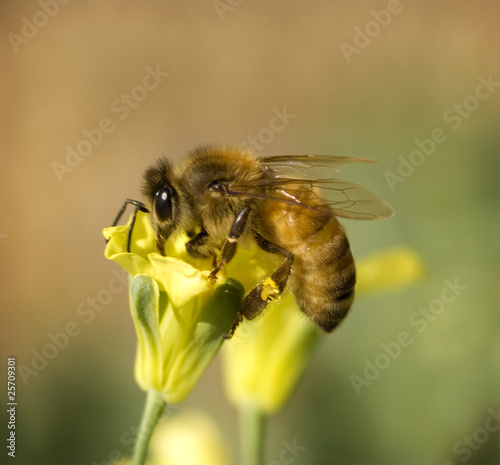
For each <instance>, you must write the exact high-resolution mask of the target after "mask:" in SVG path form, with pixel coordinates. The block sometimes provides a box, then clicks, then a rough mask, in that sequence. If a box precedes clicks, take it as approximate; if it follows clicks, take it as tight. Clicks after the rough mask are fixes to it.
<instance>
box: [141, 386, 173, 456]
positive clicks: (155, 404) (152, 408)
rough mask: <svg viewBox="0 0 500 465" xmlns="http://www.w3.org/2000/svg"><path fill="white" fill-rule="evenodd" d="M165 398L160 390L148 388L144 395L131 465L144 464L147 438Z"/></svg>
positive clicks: (152, 429)
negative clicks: (144, 402) (142, 409)
mask: <svg viewBox="0 0 500 465" xmlns="http://www.w3.org/2000/svg"><path fill="white" fill-rule="evenodd" d="M166 404H167V403H166V402H165V399H164V398H163V395H162V393H161V392H158V391H155V390H153V389H150V390H149V391H148V393H147V395H146V404H145V405H144V411H143V412H142V418H141V425H140V428H139V434H138V435H137V440H136V442H135V447H134V456H133V457H132V465H144V463H145V462H146V455H147V452H148V445H149V440H150V439H151V435H152V434H153V431H154V429H155V426H156V423H158V420H159V419H160V416H161V414H162V413H163V409H164V408H165V405H166Z"/></svg>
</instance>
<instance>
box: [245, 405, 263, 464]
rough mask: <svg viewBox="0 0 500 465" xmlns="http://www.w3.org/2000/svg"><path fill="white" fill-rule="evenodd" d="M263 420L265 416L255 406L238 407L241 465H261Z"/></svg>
mask: <svg viewBox="0 0 500 465" xmlns="http://www.w3.org/2000/svg"><path fill="white" fill-rule="evenodd" d="M265 420H266V418H265V415H264V414H263V413H262V412H261V411H260V409H259V408H258V407H257V406H256V405H254V404H247V405H243V406H242V407H240V429H241V465H261V464H262V461H263V459H264V447H263V446H264V426H265Z"/></svg>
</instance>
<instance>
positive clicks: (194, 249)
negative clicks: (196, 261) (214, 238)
mask: <svg viewBox="0 0 500 465" xmlns="http://www.w3.org/2000/svg"><path fill="white" fill-rule="evenodd" d="M193 234H194V233H193ZM190 237H192V236H190ZM209 239H210V236H209V235H208V233H207V231H205V228H204V227H203V226H202V227H201V231H200V232H199V233H198V234H196V235H195V236H194V237H192V239H191V240H190V241H188V242H186V251H187V253H188V254H189V255H191V257H194V258H208V257H211V256H213V255H214V250H213V246H212V245H211V244H210V243H209Z"/></svg>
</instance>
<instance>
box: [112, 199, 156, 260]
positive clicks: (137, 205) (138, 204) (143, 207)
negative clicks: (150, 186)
mask: <svg viewBox="0 0 500 465" xmlns="http://www.w3.org/2000/svg"><path fill="white" fill-rule="evenodd" d="M128 204H131V205H134V206H135V208H134V213H133V214H132V219H131V221H130V227H129V229H128V237H127V252H129V253H130V244H131V243H132V230H133V229H134V224H135V219H136V217H137V212H138V211H139V210H140V211H141V212H144V213H149V210H148V209H147V208H146V205H144V204H143V203H142V202H139V201H138V200H133V199H127V200H125V203H124V204H123V207H122V208H121V209H120V211H119V212H118V215H116V218H115V221H113V224H112V225H111V226H112V227H114V226H116V225H117V224H118V222H119V221H120V218H121V217H122V215H123V213H124V212H125V209H126V208H127V205H128ZM107 242H109V239H108V240H107V241H106V243H107Z"/></svg>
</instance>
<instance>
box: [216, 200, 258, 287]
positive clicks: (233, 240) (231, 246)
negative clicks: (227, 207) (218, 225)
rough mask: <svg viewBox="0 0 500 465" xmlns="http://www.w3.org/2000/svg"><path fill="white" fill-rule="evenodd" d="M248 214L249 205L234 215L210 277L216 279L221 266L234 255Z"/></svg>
mask: <svg viewBox="0 0 500 465" xmlns="http://www.w3.org/2000/svg"><path fill="white" fill-rule="evenodd" d="M249 216H250V207H249V206H246V207H245V208H243V210H241V211H240V212H239V213H238V215H237V216H236V218H235V220H234V222H233V224H232V225H231V229H230V230H229V237H228V239H227V241H226V242H225V243H224V247H222V252H221V255H220V259H219V263H218V264H217V266H216V267H215V268H214V269H213V270H212V272H211V273H210V276H209V277H210V279H216V277H217V273H218V272H219V271H220V270H221V269H222V267H223V266H224V265H225V264H226V263H229V262H230V261H231V260H232V258H233V257H234V254H235V253H236V248H237V245H236V244H237V242H238V239H239V238H240V237H241V235H242V234H243V232H244V231H245V226H246V224H247V221H248V218H249Z"/></svg>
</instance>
